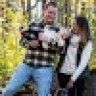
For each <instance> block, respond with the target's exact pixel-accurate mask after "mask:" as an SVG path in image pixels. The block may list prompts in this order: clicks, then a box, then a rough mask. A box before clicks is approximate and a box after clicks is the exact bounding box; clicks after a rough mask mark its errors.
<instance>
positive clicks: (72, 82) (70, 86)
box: [67, 80, 74, 88]
mask: <svg viewBox="0 0 96 96" xmlns="http://www.w3.org/2000/svg"><path fill="white" fill-rule="evenodd" d="M73 85H74V81H73V80H70V81H69V82H68V84H67V87H68V88H72V87H73Z"/></svg>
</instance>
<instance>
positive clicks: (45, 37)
mask: <svg viewBox="0 0 96 96" xmlns="http://www.w3.org/2000/svg"><path fill="white" fill-rule="evenodd" d="M38 37H39V40H40V41H43V42H46V43H48V42H49V41H50V40H49V38H48V37H47V36H45V35H44V33H39V36H38Z"/></svg>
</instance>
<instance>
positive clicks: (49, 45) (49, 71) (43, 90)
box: [3, 2, 60, 96]
mask: <svg viewBox="0 0 96 96" xmlns="http://www.w3.org/2000/svg"><path fill="white" fill-rule="evenodd" d="M56 14H57V7H56V4H55V3H54V2H49V3H48V4H46V5H45V7H44V13H43V15H44V20H43V21H42V22H40V23H38V24H36V23H32V24H30V26H31V29H32V30H33V31H34V32H37V31H36V30H37V29H38V28H39V29H40V30H39V31H40V32H41V29H44V30H45V31H48V30H49V32H58V31H59V29H58V28H56V27H55V26H54V20H55V18H56ZM36 27H38V28H37V29H36ZM33 31H32V32H31V31H27V30H26V31H25V32H24V33H25V35H24V34H23V32H22V35H21V41H20V43H21V45H22V46H23V47H25V48H26V49H27V53H26V55H25V59H24V60H23V64H20V65H19V66H18V67H17V70H16V72H15V73H14V74H13V75H12V78H11V79H10V81H9V82H8V84H7V86H6V90H5V92H3V95H4V96H14V95H15V94H16V93H17V92H18V90H19V89H20V87H21V86H22V85H23V84H24V83H26V82H27V81H28V79H29V77H30V76H32V78H33V79H34V80H35V81H36V85H37V94H38V96H50V95H51V94H50V89H51V87H52V86H51V85H52V76H53V66H54V64H53V58H54V56H55V54H56V52H57V50H58V43H56V42H55V40H54V38H52V37H54V36H51V35H48V36H49V37H48V36H47V34H46V32H44V33H43V31H42V32H41V33H40V32H38V34H35V33H34V32H33ZM26 33H28V34H29V35H28V34H27V36H26ZM39 33H40V34H39ZM34 34H35V35H34ZM50 34H51V33H50ZM36 35H38V36H36ZM29 37H31V38H29ZM59 45H60V44H59Z"/></svg>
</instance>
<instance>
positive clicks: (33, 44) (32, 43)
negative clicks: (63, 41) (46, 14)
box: [30, 40, 39, 48]
mask: <svg viewBox="0 0 96 96" xmlns="http://www.w3.org/2000/svg"><path fill="white" fill-rule="evenodd" d="M30 46H31V47H32V48H37V47H38V46H39V41H38V40H32V41H31V42H30Z"/></svg>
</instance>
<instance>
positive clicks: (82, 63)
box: [71, 41, 92, 82]
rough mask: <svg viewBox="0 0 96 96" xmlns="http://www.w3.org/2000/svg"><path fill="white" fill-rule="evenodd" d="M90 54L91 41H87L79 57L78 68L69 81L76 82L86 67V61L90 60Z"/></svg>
mask: <svg viewBox="0 0 96 96" xmlns="http://www.w3.org/2000/svg"><path fill="white" fill-rule="evenodd" d="M91 53H92V41H88V43H87V45H86V46H85V48H84V50H83V53H82V55H81V61H80V64H79V66H78V68H77V69H76V71H75V73H74V74H73V75H72V77H71V80H72V81H73V82H75V81H76V80H77V78H78V77H79V76H80V75H81V73H82V72H83V71H84V69H85V68H86V66H87V65H88V61H89V59H90V56H91Z"/></svg>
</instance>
